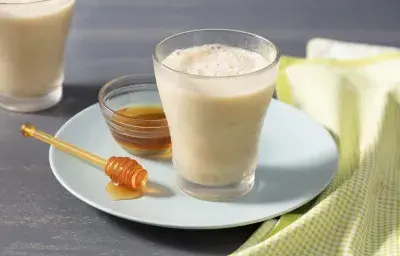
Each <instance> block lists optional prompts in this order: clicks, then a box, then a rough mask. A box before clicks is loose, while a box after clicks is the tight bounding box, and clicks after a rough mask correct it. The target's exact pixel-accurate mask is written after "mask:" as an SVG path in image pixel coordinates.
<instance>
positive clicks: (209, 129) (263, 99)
mask: <svg viewBox="0 0 400 256" xmlns="http://www.w3.org/2000/svg"><path fill="white" fill-rule="evenodd" d="M274 54H275V55H274ZM274 54H271V55H268V54H265V55H264V56H262V55H260V54H257V53H255V52H253V51H249V50H246V49H242V48H238V47H231V46H227V45H223V44H205V45H201V46H194V47H189V48H186V49H177V50H175V51H172V53H170V54H168V55H167V56H166V57H165V58H164V59H163V60H162V61H161V63H157V61H155V64H154V68H155V74H156V79H157V85H158V89H159V92H160V96H161V100H162V104H163V108H164V111H165V114H166V116H167V120H168V124H169V127H170V133H171V138H172V149H173V163H174V167H175V169H176V170H177V171H178V173H179V175H178V176H179V179H178V184H179V186H180V187H181V188H182V189H183V190H184V191H185V192H188V193H189V194H191V195H193V196H196V197H200V198H202V197H205V198H206V199H207V198H208V197H210V198H211V199H220V198H219V197H222V198H224V197H230V196H234V195H235V193H236V194H243V193H246V192H248V190H250V189H251V186H252V185H253V182H254V170H255V168H256V166H257V159H258V146H259V137H260V133H261V129H262V126H263V121H264V117H265V114H266V110H267V108H268V106H269V103H270V101H271V98H272V95H273V91H274V89H275V80H276V75H277V65H273V66H272V67H269V66H270V65H271V63H272V62H273V61H274V60H275V59H276V58H277V55H278V53H277V51H275V53H274ZM274 58H275V59H274ZM238 184H245V185H244V186H245V187H240V186H239V185H238ZM246 184H247V187H246ZM238 186H239V187H238ZM201 188H211V189H214V191H213V192H212V193H211V194H207V192H205V194H204V196H203V195H202V194H201V193H202V190H201ZM216 188H217V190H215V189H216ZM218 188H222V189H223V188H231V189H230V190H229V191H228V192H226V191H222V190H218ZM235 189H236V190H238V191H236V192H235V191H234V190H235ZM203 191H204V189H203ZM220 192H221V194H220V195H219V194H218V193H220Z"/></svg>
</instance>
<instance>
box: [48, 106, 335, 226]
mask: <svg viewBox="0 0 400 256" xmlns="http://www.w3.org/2000/svg"><path fill="white" fill-rule="evenodd" d="M272 101H274V102H275V103H274V104H282V105H285V106H286V107H289V108H291V109H292V110H294V111H296V112H298V113H299V114H302V115H305V116H306V117H307V119H309V121H311V122H314V123H315V124H316V125H317V126H319V127H320V128H321V129H323V130H324V132H326V133H327V135H328V136H329V137H330V139H331V141H332V142H333V144H334V145H335V149H336V168H335V170H333V171H332V175H331V177H330V178H329V180H328V181H327V183H326V184H323V186H321V189H320V190H319V191H317V192H315V193H314V194H313V195H312V196H310V199H309V200H306V201H303V202H301V203H299V204H296V205H295V206H293V207H291V208H288V209H286V210H284V211H281V212H278V213H276V214H273V215H269V216H266V217H262V218H257V219H253V220H250V221H241V222H236V223H232V224H223V225H186V224H184V225H180V224H168V223H164V222H159V221H147V220H141V219H140V218H137V217H135V216H129V215H127V214H121V213H119V212H118V211H115V210H113V209H111V208H108V207H104V206H102V205H101V204H98V203H96V202H94V201H92V200H91V199H87V198H86V197H85V196H83V195H81V194H80V193H79V192H78V191H75V190H74V189H72V188H71V187H70V186H69V185H68V184H67V183H66V182H64V180H63V178H62V177H61V176H60V175H59V172H58V171H57V168H56V167H55V162H54V153H55V150H57V148H56V147H54V146H50V148H49V156H48V159H49V164H50V169H51V171H52V173H53V175H54V176H55V177H56V179H57V181H58V182H59V183H60V184H61V185H62V187H64V189H65V190H67V191H68V192H69V193H71V194H72V195H73V196H75V197H76V198H78V199H79V200H80V201H82V202H84V203H86V204H87V205H89V206H91V207H93V208H95V209H96V210H99V211H102V212H103V213H106V214H109V215H112V216H115V217H118V218H121V219H125V220H128V221H134V222H137V223H141V224H144V225H150V226H157V227H163V228H172V229H183V230H215V229H225V228H234V227H243V226H247V225H251V224H256V223H261V222H264V221H267V220H270V219H273V218H276V217H278V216H281V215H283V214H286V213H288V212H291V211H293V210H295V209H297V208H299V207H301V206H303V205H305V204H307V203H309V202H311V201H312V200H314V199H315V198H316V197H317V196H318V195H319V194H320V193H322V192H323V191H324V190H325V189H326V188H327V187H328V185H329V184H330V183H331V182H332V180H333V178H334V176H335V175H336V173H337V168H338V163H339V155H338V147H337V144H336V143H335V141H334V139H333V137H332V135H331V134H330V133H329V132H328V130H326V128H325V127H323V126H322V125H321V124H319V123H318V122H316V121H315V120H314V119H312V118H311V117H310V116H309V115H307V114H306V113H304V112H303V111H301V110H299V109H297V108H295V107H293V106H291V105H289V104H286V103H284V102H282V101H279V100H277V99H272V100H271V102H272ZM96 107H97V108H98V107H99V104H98V103H94V104H92V105H90V106H88V107H86V108H84V109H83V110H81V111H79V112H78V113H76V114H74V115H73V116H72V117H70V118H69V119H68V120H67V121H66V122H65V123H64V124H63V125H62V126H61V127H60V128H59V129H58V130H57V132H56V134H55V135H54V137H55V138H60V135H61V133H62V132H63V131H64V130H65V129H66V128H67V127H68V126H69V125H70V123H72V122H74V120H75V119H76V118H78V117H79V116H81V115H83V114H85V113H86V112H88V111H91V110H92V109H93V108H96Z"/></svg>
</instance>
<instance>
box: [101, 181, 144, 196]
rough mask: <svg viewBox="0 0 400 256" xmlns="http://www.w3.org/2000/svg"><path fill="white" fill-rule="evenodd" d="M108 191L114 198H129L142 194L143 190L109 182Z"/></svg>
mask: <svg viewBox="0 0 400 256" xmlns="http://www.w3.org/2000/svg"><path fill="white" fill-rule="evenodd" d="M106 191H107V193H108V194H109V195H110V197H111V199H113V200H129V199H135V198H139V197H141V196H142V191H141V190H139V189H138V190H132V189H129V188H125V187H122V186H117V185H115V184H114V183H112V182H110V183H108V184H107V186H106Z"/></svg>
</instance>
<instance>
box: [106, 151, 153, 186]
mask: <svg viewBox="0 0 400 256" xmlns="http://www.w3.org/2000/svg"><path fill="white" fill-rule="evenodd" d="M105 172H106V174H107V176H109V177H110V179H111V180H112V182H113V183H114V184H116V185H119V186H124V187H127V188H130V189H140V188H142V187H144V186H145V185H146V183H147V171H146V170H145V169H144V168H143V167H142V166H141V165H140V164H139V163H138V162H137V161H136V160H134V159H131V158H129V157H114V156H113V157H110V158H109V159H108V161H107V164H106V166H105Z"/></svg>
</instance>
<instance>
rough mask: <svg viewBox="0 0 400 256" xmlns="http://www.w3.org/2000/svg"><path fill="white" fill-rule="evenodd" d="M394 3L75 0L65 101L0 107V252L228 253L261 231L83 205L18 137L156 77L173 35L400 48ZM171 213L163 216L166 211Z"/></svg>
mask: <svg viewBox="0 0 400 256" xmlns="http://www.w3.org/2000/svg"><path fill="white" fill-rule="evenodd" d="M399 9H400V2H399V1H394V0H393V1H390V0H386V1H376V0H352V1H348V0H337V1H312V0H303V1H298V0H276V1H273V0H258V1H255V0H254V1H250V0H249V1H243V0H181V1H179V0H169V1H166V0H148V1H144V0H142V1H139V0H114V1H109V0H78V3H77V9H76V13H75V17H74V21H73V29H72V32H71V36H70V39H69V43H68V50H67V64H66V85H65V90H64V94H65V95H64V99H63V101H62V102H61V103H60V104H59V105H58V106H56V107H54V108H52V109H50V110H48V111H44V112H41V113H37V114H30V115H25V114H18V113H11V112H6V111H3V110H0V255H1V256H8V255H32V256H39V255H45V256H48V255H60V256H65V255H77V256H99V255H109V256H116V255H174V256H180V255H226V254H228V253H230V252H232V251H233V250H235V249H236V248H237V247H238V246H239V245H240V244H241V243H242V242H244V241H245V239H246V238H248V237H249V235H250V234H251V233H252V232H253V231H254V230H255V229H256V228H257V226H258V225H251V226H247V227H241V228H233V229H227V230H219V231H182V230H171V229H164V228H157V227H151V226H145V225H141V224H137V223H133V222H129V221H125V220H121V219H118V218H115V217H112V216H110V215H107V214H104V213H102V212H100V211H98V210H96V209H94V208H92V207H90V206H88V205H86V204H84V203H83V202H81V201H79V200H78V199H76V198H75V197H73V196H72V195H71V194H70V193H68V192H67V191H66V190H65V189H64V188H63V187H61V185H60V184H59V183H58V182H57V181H56V179H55V178H54V177H53V175H52V173H51V170H50V168H49V163H48V146H46V145H44V144H42V143H39V142H36V141H33V140H27V139H24V138H22V137H21V136H20V135H19V133H18V129H19V126H20V124H21V123H23V122H25V121H31V122H34V123H35V124H37V125H38V126H39V127H40V128H42V129H44V130H46V131H48V132H50V133H55V132H56V131H57V129H58V128H59V127H60V126H61V125H62V124H63V123H64V122H65V121H66V120H67V119H68V118H70V117H71V116H72V115H74V114H75V113H77V112H79V111H80V110H82V109H83V108H85V107H87V106H89V105H91V104H93V103H95V102H96V97H97V92H98V90H99V87H100V86H101V84H103V83H104V82H105V81H107V80H109V79H111V78H114V77H117V76H120V75H123V74H128V73H150V72H152V63H151V53H152V49H153V46H154V45H155V44H156V42H157V41H159V40H160V39H162V38H163V37H165V36H167V35H170V34H172V33H175V32H179V31H183V30H188V29H195V28H207V27H220V28H232V29H241V30H247V31H251V32H255V33H258V34H260V35H263V36H266V37H268V38H270V39H272V40H273V41H274V42H276V43H277V45H278V46H279V47H280V48H281V50H282V52H283V53H284V54H292V55H299V56H303V55H304V53H305V43H306V41H307V40H308V39H310V38H312V37H316V36H323V37H330V38H336V39H342V40H351V41H360V42H369V43H377V44H387V45H393V46H399V47H400V18H399V15H398V11H399ZM166 210H167V209H166Z"/></svg>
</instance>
